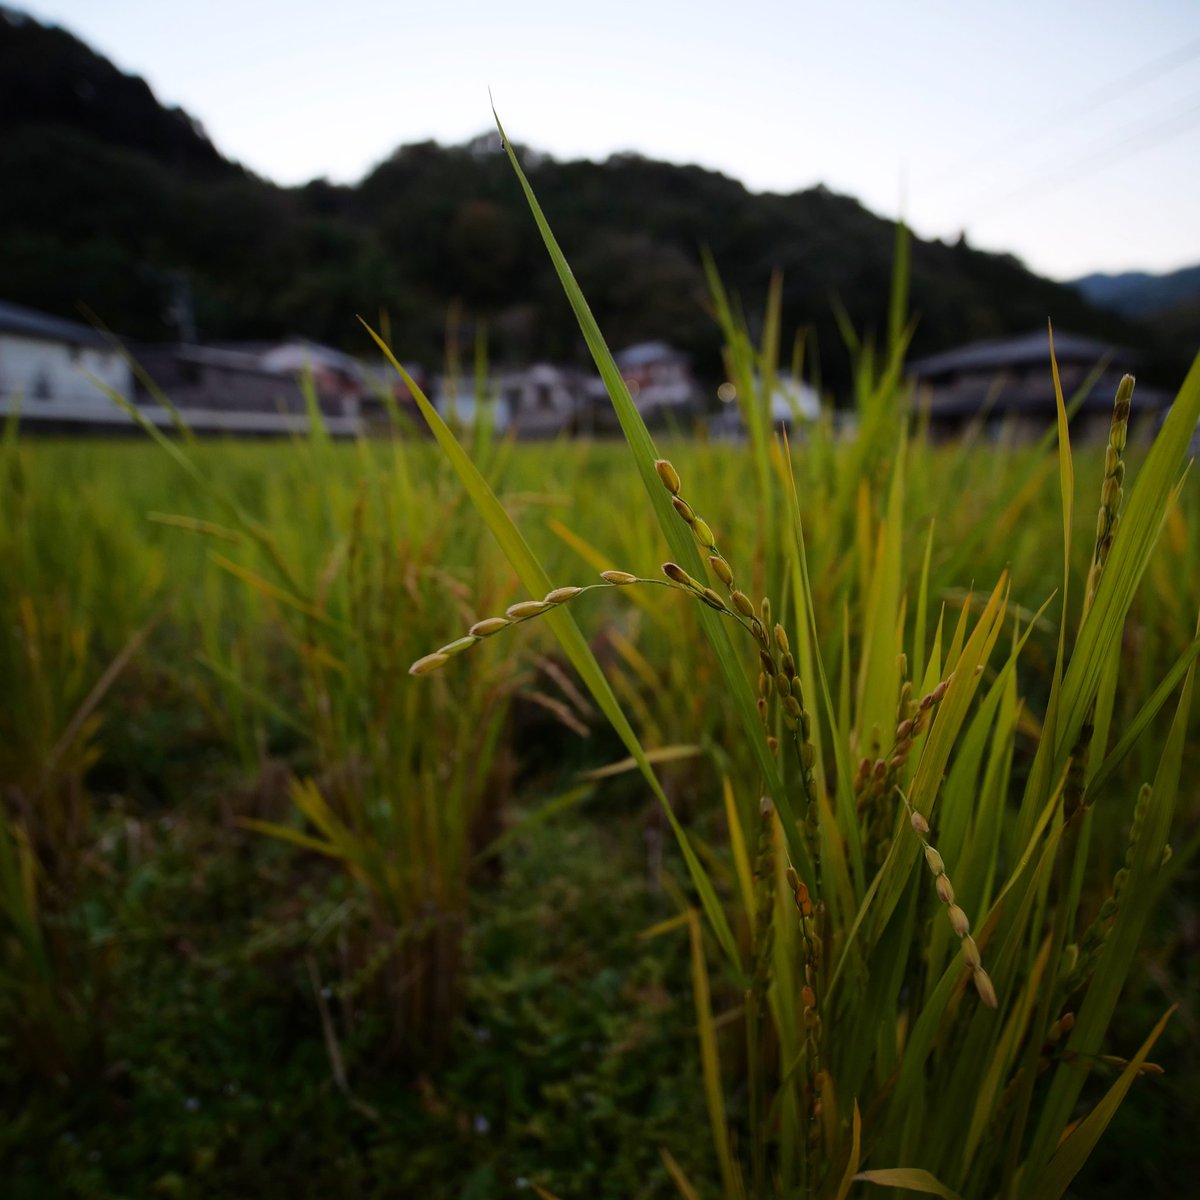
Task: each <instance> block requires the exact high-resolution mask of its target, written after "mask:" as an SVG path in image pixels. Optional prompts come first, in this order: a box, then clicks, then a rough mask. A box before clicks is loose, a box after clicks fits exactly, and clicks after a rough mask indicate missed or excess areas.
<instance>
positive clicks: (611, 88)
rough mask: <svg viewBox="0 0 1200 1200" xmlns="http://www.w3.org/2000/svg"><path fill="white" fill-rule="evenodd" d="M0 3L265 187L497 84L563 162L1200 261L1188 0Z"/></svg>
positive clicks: (426, 132)
mask: <svg viewBox="0 0 1200 1200" xmlns="http://www.w3.org/2000/svg"><path fill="white" fill-rule="evenodd" d="M4 2H5V3H9V4H11V5H13V6H15V7H20V8H23V9H24V10H25V11H27V12H29V13H31V14H32V15H33V16H35V17H37V18H38V19H39V20H42V21H46V22H50V23H53V24H58V25H62V26H63V27H65V28H67V29H69V30H70V31H71V32H72V33H74V34H76V36H78V37H80V38H82V39H83V40H84V41H86V42H87V43H88V44H89V45H91V46H92V47H93V48H94V49H96V50H98V51H99V52H100V53H102V54H104V55H105V56H106V57H108V58H110V59H111V60H112V61H113V62H114V63H115V64H116V65H117V66H118V67H120V68H121V69H122V70H125V71H128V72H131V73H134V74H138V75H141V76H143V77H144V78H145V79H146V80H147V82H148V83H149V84H150V85H151V87H152V88H153V89H154V91H155V94H156V95H157V96H158V98H159V100H160V101H162V102H163V103H165V104H168V105H179V106H181V107H183V108H184V109H186V110H187V111H188V112H189V113H191V115H192V116H194V117H196V118H198V119H199V120H200V122H201V123H202V124H203V125H204V127H205V129H206V131H207V132H208V134H209V136H210V137H211V138H212V139H213V141H214V142H215V144H216V146H217V148H218V149H219V150H220V151H221V152H222V153H224V154H225V155H227V156H228V157H230V158H234V159H237V160H238V161H240V162H242V163H243V164H245V165H246V166H247V167H249V168H250V169H251V170H253V171H255V172H256V173H257V174H260V175H262V176H264V177H266V178H268V179H272V180H274V181H275V182H277V183H281V184H297V183H302V182H306V181H308V180H310V179H313V178H316V177H321V176H324V177H327V178H329V179H332V180H335V181H337V182H346V183H350V182H354V181H356V180H358V179H359V178H361V177H362V175H363V174H365V173H366V172H367V171H369V170H370V169H371V167H372V166H373V165H374V164H376V163H378V162H379V161H381V160H382V159H384V158H386V157H387V156H388V155H389V154H390V153H391V152H392V150H394V149H395V148H396V147H397V146H399V145H402V144H404V143H407V142H416V141H425V140H429V139H435V140H437V141H440V142H442V143H445V144H452V143H455V142H461V141H465V140H467V139H468V138H471V137H473V136H475V135H476V134H478V133H481V132H483V131H485V130H487V129H489V128H490V127H491V109H490V106H489V89H490V91H491V96H492V98H493V99H494V101H495V104H496V108H497V111H498V112H499V114H500V116H501V119H502V120H503V122H504V125H505V128H506V129H507V131H508V133H509V135H510V137H512V138H513V140H514V141H517V142H520V143H524V144H526V145H529V146H532V147H535V148H536V149H538V150H541V151H545V152H548V153H550V154H552V155H554V156H555V157H557V158H563V159H571V158H593V159H601V158H605V157H607V156H608V155H609V154H612V153H617V152H621V151H637V152H639V153H641V154H644V155H646V156H648V157H652V158H661V159H665V160H667V161H671V162H680V163H683V162H687V163H698V164H699V165H701V166H704V167H709V168H712V169H714V170H719V171H722V172H724V173H725V174H727V175H730V176H732V177H734V178H736V179H739V180H741V181H742V182H743V183H744V184H745V185H746V186H747V187H749V188H750V189H751V190H753V191H776V192H792V191H798V190H801V189H803V188H807V187H811V186H813V185H814V184H817V183H823V184H825V185H826V186H827V187H830V188H832V189H833V190H835V191H838V192H844V193H847V194H849V195H852V196H855V197H857V198H858V199H859V200H861V201H862V202H863V203H864V204H865V205H867V207H868V208H870V209H872V210H873V211H875V212H877V213H880V214H881V215H883V216H886V217H893V218H894V217H896V216H903V217H904V218H905V219H906V220H907V221H908V223H909V224H910V225H911V226H912V228H913V229H914V230H915V231H916V232H917V233H918V234H919V235H920V236H922V237H941V238H946V239H951V240H953V239H957V238H958V237H959V235H960V234H963V233H965V234H966V237H967V239H968V241H969V242H970V243H971V244H972V245H974V246H978V247H981V248H984V249H989V250H998V251H1008V252H1011V253H1014V254H1016V255H1017V256H1018V257H1019V258H1021V259H1022V260H1023V261H1024V262H1025V263H1026V264H1027V265H1028V266H1030V267H1031V268H1032V269H1034V270H1036V271H1038V272H1040V273H1042V274H1045V275H1049V276H1051V277H1053V278H1057V279H1068V278H1073V277H1075V276H1078V275H1081V274H1085V273H1088V272H1091V271H1122V270H1150V271H1166V270H1171V269H1174V268H1177V267H1181V266H1185V265H1191V264H1193V263H1200V2H1198V0H1140V2H1139V3H1136V4H1135V3H1132V2H1131V0H1090V2H1081V0H1074V2H1067V0H1042V2H1040V3H1032V2H1028V0H1009V2H1002V0H994V2H993V3H989V4H975V3H970V2H969V0H967V2H964V0H955V2H952V3H951V2H941V0H908V2H907V3H905V2H904V0H859V2H857V3H854V2H847V3H839V2H838V0H825V2H824V3H810V2H809V0H792V2H791V3H776V2H775V0H721V2H719V3H710V2H709V0H690V2H687V3H685V2H682V0H662V2H658V3H656V2H655V0H637V2H634V0H604V2H603V3H600V4H597V3H592V4H588V3H586V2H584V0H553V2H544V0H489V2H488V3H481V2H479V0H457V2H456V3H448V4H443V5H435V4H433V3H430V2H429V0H425V2H424V3H412V2H411V0H390V2H389V0H339V2H338V3H331V2H330V0H240V2H239V0H204V2H203V3H196V2H194V0H44V2H43V0H36V2H34V0H28V2H25V0H4ZM549 215H550V217H551V220H553V213H551V214H549Z"/></svg>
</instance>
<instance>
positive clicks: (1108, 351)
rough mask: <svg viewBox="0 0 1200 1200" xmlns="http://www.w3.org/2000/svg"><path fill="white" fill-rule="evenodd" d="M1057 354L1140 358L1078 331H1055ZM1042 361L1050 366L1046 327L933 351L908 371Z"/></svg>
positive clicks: (1090, 362)
mask: <svg viewBox="0 0 1200 1200" xmlns="http://www.w3.org/2000/svg"><path fill="white" fill-rule="evenodd" d="M1054 353H1055V356H1056V357H1057V359H1058V361H1059V362H1060V363H1064V362H1075V363H1084V364H1085V365H1087V366H1089V367H1090V366H1094V365H1095V364H1096V363H1098V362H1099V361H1100V360H1101V359H1102V358H1105V357H1106V356H1107V357H1109V358H1111V359H1112V360H1113V362H1114V363H1116V364H1118V365H1121V366H1124V365H1128V364H1131V363H1132V362H1133V361H1134V360H1135V359H1136V357H1137V355H1136V354H1135V353H1134V352H1133V351H1132V350H1130V349H1128V348H1127V347H1125V346H1113V345H1109V344H1107V343H1105V342H1099V341H1096V340H1095V339H1093V338H1086V337H1081V336H1080V335H1079V334H1076V333H1055V335H1054ZM1039 363H1044V364H1045V365H1046V367H1047V369H1048V368H1049V365H1050V340H1049V338H1048V337H1047V336H1046V331H1045V330H1038V331H1036V332H1034V333H1022V334H1018V335H1017V336H1016V337H1007V338H992V339H990V340H988V341H984V342H972V343H971V344H970V345H967V346H959V347H958V348H957V349H955V350H946V351H943V352H942V353H941V354H931V355H930V356H929V357H927V358H919V359H917V360H916V361H915V362H912V363H909V365H908V371H909V374H910V375H916V376H918V377H922V378H928V377H931V376H935V375H945V374H949V373H951V372H955V371H1000V370H1004V369H1005V368H1012V367H1023V366H1034V365H1037V364H1039Z"/></svg>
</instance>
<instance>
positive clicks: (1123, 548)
mask: <svg viewBox="0 0 1200 1200" xmlns="http://www.w3.org/2000/svg"><path fill="white" fill-rule="evenodd" d="M535 212H536V210H535ZM538 215H539V216H540V214H538ZM545 232H546V235H547V238H548V245H549V247H550V251H551V253H552V254H554V253H556V247H555V246H554V244H553V241H552V238H551V237H550V235H549V232H548V230H546V231H545ZM901 247H902V242H901ZM562 272H563V281H564V286H565V288H566V291H567V296H568V299H569V300H570V301H571V302H572V303H573V304H575V305H576V309H577V312H578V314H579V318H580V323H581V328H582V329H583V332H584V334H585V337H587V338H588V340H589V345H591V346H592V348H593V351H594V353H595V354H596V358H597V363H598V366H599V368H600V370H601V373H602V374H603V375H604V376H605V379H606V382H607V383H608V384H609V385H610V392H611V394H612V397H613V402H614V404H615V405H616V407H617V411H618V415H619V416H620V417H621V419H622V422H623V425H624V427H625V431H626V435H627V436H626V442H625V443H623V444H615V443H614V444H598V443H597V444H593V443H568V442H563V443H555V444H552V445H543V446H525V445H516V444H513V443H510V442H504V441H496V440H495V439H492V438H490V437H488V436H487V435H486V433H479V434H471V433H469V432H468V433H466V434H463V435H462V436H461V441H460V440H459V439H458V438H456V437H455V433H454V431H453V430H450V429H448V428H446V427H445V426H444V425H442V424H441V422H440V420H439V419H438V418H437V417H436V414H433V413H432V410H430V412H429V420H430V423H431V427H432V428H433V430H434V433H435V435H436V439H435V440H416V439H412V438H397V439H395V440H392V441H387V442H374V443H368V442H364V443H361V444H357V445H346V444H334V443H332V442H330V441H329V440H328V439H326V438H325V437H324V436H322V435H321V433H320V432H319V431H317V432H316V433H314V434H313V436H311V437H309V438H306V439H304V440H299V441H295V442H290V443H272V444H265V443H264V444H253V445H248V444H236V443H214V442H205V443H196V442H194V441H192V440H191V439H190V438H189V437H188V436H187V435H186V433H180V434H179V435H178V436H175V437H172V438H170V439H166V438H161V437H159V438H157V439H156V438H155V437H153V436H152V435H151V434H150V433H147V434H146V436H145V437H144V438H143V439H140V440H137V439H134V440H126V441H122V442H117V443H111V442H103V441H94V440H93V441H86V442H55V441H49V440H31V439H27V438H25V437H23V436H22V435H21V432H20V430H19V428H17V427H15V426H13V427H10V428H9V429H8V430H7V432H6V436H5V440H4V443H3V451H2V454H3V457H2V459H0V489H2V493H3V497H4V500H3V513H4V519H3V522H2V523H0V615H2V620H0V781H2V783H3V788H4V794H3V799H4V808H3V822H0V946H2V947H3V958H2V959H0V1037H2V1038H3V1055H2V1056H0V1102H2V1104H3V1111H4V1114H5V1121H4V1123H3V1127H2V1128H0V1171H2V1172H3V1177H4V1178H5V1180H6V1187H5V1194H6V1195H8V1196H12V1197H22V1198H23V1197H35V1196H47V1195H62V1196H78V1197H100V1196H104V1197H117V1196H120V1197H125V1196H130V1197H133V1196H154V1195H163V1196H179V1197H202V1196H203V1197H209V1196H212V1197H217V1196H238V1195H302V1196H362V1197H392V1196H395V1197H407V1196H422V1197H424V1196H428V1197H462V1198H472V1200H484V1198H491V1197H507V1196H514V1195H539V1196H557V1197H563V1198H564V1200H565V1198H567V1197H574V1196H588V1197H668V1196H682V1197H691V1196H698V1197H722V1198H725V1200H735V1198H741V1197H767V1196H787V1197H822V1198H824V1197H830V1198H838V1200H841V1198H843V1197H847V1196H855V1197H857V1196H863V1197H866V1196H873V1195H880V1196H886V1195H895V1196H900V1195H905V1194H911V1193H914V1192H915V1193H924V1194H933V1195H940V1196H961V1197H968V1198H969V1197H1013V1198H1015V1197H1021V1198H1026V1197H1036V1198H1041V1197H1056V1196H1063V1195H1071V1196H1079V1197H1085V1196H1086V1197H1118V1196H1127V1195H1130V1194H1132V1193H1134V1192H1135V1191H1136V1192H1137V1193H1140V1194H1144V1195H1162V1196H1171V1195H1182V1194H1186V1192H1187V1191H1188V1181H1189V1180H1190V1179H1191V1178H1193V1177H1194V1175H1195V1172H1196V1170H1197V1168H1198V1167H1200V1151H1198V1150H1197V1147H1196V1144H1195V1138H1194V1134H1189V1133H1188V1132H1187V1131H1188V1130H1194V1128H1195V1127H1196V1124H1197V1122H1198V1121H1200V1056H1198V1052H1197V1048H1196V1022H1197V1018H1198V1016H1200V1013H1198V1000H1200V994H1198V987H1197V981H1198V975H1197V967H1196V961H1197V960H1196V945H1197V900H1196V886H1197V858H1196V850H1197V847H1198V845H1200V840H1198V837H1200V835H1198V830H1200V785H1198V784H1197V780H1198V779H1200V752H1198V751H1200V741H1198V738H1197V734H1198V717H1197V714H1196V708H1195V706H1194V704H1193V702H1192V700H1193V697H1192V693H1193V665H1194V662H1195V658H1196V655H1197V652H1198V650H1200V641H1198V640H1197V617H1198V613H1200V534H1198V530H1200V495H1198V492H1197V486H1196V481H1195V480H1194V479H1190V478H1188V477H1187V475H1186V470H1185V468H1186V456H1187V448H1188V444H1189V441H1190V439H1191V437H1192V435H1193V431H1194V429H1195V426H1196V421H1197V417H1200V369H1197V368H1194V369H1193V371H1192V373H1191V375H1190V376H1189V377H1188V379H1187V380H1186V381H1181V384H1182V386H1181V389H1180V392H1179V398H1178V400H1177V401H1176V405H1175V407H1174V409H1173V411H1172V415H1171V416H1170V417H1168V419H1167V421H1166V423H1165V424H1164V425H1163V427H1162V429H1161V430H1160V431H1158V432H1157V436H1156V437H1152V435H1153V434H1154V432H1155V431H1152V430H1143V429H1139V428H1137V427H1136V424H1135V425H1130V424H1129V423H1128V413H1129V404H1128V401H1129V395H1128V390H1127V385H1125V386H1123V389H1122V391H1121V392H1120V393H1118V395H1117V396H1116V397H1114V421H1113V427H1112V432H1111V434H1110V438H1109V443H1108V445H1107V446H1076V447H1074V448H1072V447H1071V445H1070V441H1069V438H1068V436H1067V429H1068V411H1069V409H1070V405H1071V399H1072V398H1071V397H1070V396H1060V398H1059V403H1058V413H1057V420H1056V418H1055V414H1054V413H1049V414H1048V415H1047V431H1046V437H1045V438H1044V439H1043V441H1042V442H1041V443H1040V444H1038V445H1034V446H1030V445H1015V444H1014V445H1008V444H1005V443H1004V442H1003V441H1001V442H1000V443H995V442H991V441H989V442H986V443H984V442H982V441H980V440H975V439H972V438H970V437H968V438H967V439H965V440H964V441H963V442H962V443H960V444H956V445H952V446H940V447H939V446H934V445H931V444H930V443H929V442H928V440H927V438H926V437H925V435H924V432H923V426H922V421H921V419H920V416H919V406H916V405H915V404H914V403H913V397H912V396H911V395H909V393H908V391H907V388H906V386H905V384H904V382H903V371H902V361H903V352H904V346H905V344H906V336H905V330H906V328H907V325H906V321H905V317H904V313H903V262H902V252H901V255H900V256H899V258H898V269H897V281H898V284H897V295H896V297H895V302H894V305H893V322H892V326H891V328H890V329H889V330H888V331H887V336H886V337H885V338H883V339H882V340H881V341H880V343H879V345H878V348H877V349H876V350H874V351H872V349H871V348H870V345H869V343H865V342H864V343H863V344H862V345H860V346H858V347H857V351H856V361H857V364H858V365H857V371H856V386H855V394H854V397H853V406H854V413H855V416H856V421H855V424H854V432H853V433H850V434H842V435H838V436H835V435H834V433H833V432H832V424H831V422H829V421H825V422H821V423H819V424H817V425H816V426H813V427H812V428H810V429H808V430H806V431H804V433H803V434H801V435H798V436H795V437H794V440H793V442H792V444H790V445H789V444H788V443H787V442H786V441H785V440H783V439H782V438H779V437H776V436H775V434H774V433H773V431H772V430H771V429H770V428H769V425H768V418H767V416H766V412H767V404H766V396H767V395H768V394H769V387H770V380H771V376H772V372H773V371H775V370H776V369H778V368H777V365H776V364H777V360H778V349H777V348H778V344H779V340H780V338H779V335H780V331H779V329H778V326H777V322H774V321H773V320H772V316H771V308H770V303H768V310H767V317H766V319H765V321H764V328H765V329H766V331H767V332H766V337H765V338H764V339H762V340H760V341H758V342H752V341H751V339H750V338H749V336H748V334H747V333H746V329H745V326H744V324H743V323H742V322H741V321H740V319H739V318H738V317H737V315H736V310H735V309H734V308H733V306H732V305H730V304H728V303H727V302H725V301H724V298H723V297H722V295H721V294H720V291H719V285H718V286H716V287H715V288H714V297H715V309H716V312H717V315H718V318H719V328H717V327H715V331H714V336H719V337H723V339H724V343H725V346H726V351H727V363H728V365H729V367H730V373H731V377H732V378H733V379H735V380H736V381H738V383H739V393H740V395H741V396H742V398H743V402H744V404H745V415H746V419H747V423H748V426H749V431H750V437H749V441H748V443H747V444H746V445H744V446H717V445H708V444H705V443H704V441H703V440H702V439H687V440H684V439H677V440H667V439H663V440H660V441H659V443H658V444H653V443H652V442H651V440H650V437H649V435H648V433H647V432H646V430H645V428H644V427H643V426H642V425H641V423H640V419H639V418H638V416H637V412H636V409H634V407H633V405H632V403H631V401H630V400H629V397H628V395H627V394H626V393H624V392H623V389H622V386H621V384H620V381H619V378H618V377H616V375H615V370H614V369H613V368H612V365H611V359H609V358H608V357H607V351H606V350H605V348H604V345H603V341H602V339H601V338H600V335H599V331H597V330H595V328H594V326H593V325H591V324H590V315H589V314H588V313H587V311H586V306H584V305H583V303H582V298H581V297H580V296H578V293H577V290H575V289H574V285H573V281H572V280H571V278H570V276H569V272H566V268H565V264H562ZM398 349H399V347H398ZM1051 371H1052V364H1051V357H1050V353H1049V348H1048V353H1047V373H1048V377H1049V376H1050V374H1051ZM756 380H757V381H758V384H756V382H755V381H756ZM756 388H758V389H759V390H756ZM664 568H665V569H664Z"/></svg>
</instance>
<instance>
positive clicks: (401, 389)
mask: <svg viewBox="0 0 1200 1200" xmlns="http://www.w3.org/2000/svg"><path fill="white" fill-rule="evenodd" d="M357 362H358V368H359V370H360V371H361V372H362V380H363V392H362V395H361V396H360V398H359V401H358V410H359V416H360V418H361V421H362V431H363V433H367V434H378V435H388V434H401V435H403V436H406V437H411V436H413V435H414V434H417V435H424V434H426V433H427V432H428V429H427V427H426V425H425V418H424V417H422V416H421V410H420V409H419V408H418V407H417V402H416V399H415V398H414V396H413V394H412V392H411V391H410V390H409V387H408V384H407V383H405V382H404V377H403V376H402V375H401V374H400V373H399V372H398V371H397V370H396V368H395V367H393V366H392V364H391V363H390V362H382V363H381V362H378V361H376V362H364V361H363V360H362V359H358V360H357ZM403 366H404V369H405V370H406V371H407V372H408V374H409V377H410V378H411V379H412V381H413V383H415V384H416V385H417V387H419V388H420V389H421V391H422V392H423V393H424V394H425V395H426V396H428V395H429V392H430V382H429V376H428V375H427V374H426V372H425V369H424V368H423V367H421V366H420V365H419V364H417V363H413V362H409V363H404V364H403Z"/></svg>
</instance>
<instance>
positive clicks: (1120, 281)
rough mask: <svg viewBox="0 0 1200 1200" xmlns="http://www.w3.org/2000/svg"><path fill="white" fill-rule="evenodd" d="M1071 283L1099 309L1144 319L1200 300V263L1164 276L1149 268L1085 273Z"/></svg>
mask: <svg viewBox="0 0 1200 1200" xmlns="http://www.w3.org/2000/svg"><path fill="white" fill-rule="evenodd" d="M1071 286H1072V287H1074V288H1075V289H1076V290H1077V291H1078V292H1079V293H1080V294H1081V295H1082V296H1083V297H1084V299H1086V300H1088V301H1090V302H1091V303H1092V304H1094V305H1096V307H1097V308H1106V309H1109V310H1111V311H1112V312H1115V313H1120V314H1121V315H1122V316H1125V317H1132V318H1134V319H1139V320H1140V319H1143V318H1146V317H1155V316H1158V315H1159V314H1161V313H1165V312H1168V311H1170V310H1172V309H1176V308H1181V307H1183V306H1185V305H1188V304H1191V305H1193V306H1194V305H1195V304H1196V303H1197V302H1200V264H1197V265H1196V266H1194V267H1183V268H1181V269H1180V270H1178V271H1170V272H1168V273H1166V274H1164V275H1152V274H1150V273H1148V272H1146V271H1125V272H1123V273H1122V274H1119V275H1102V274H1096V275H1085V276H1083V278H1081V279H1076V280H1073V281H1072V284H1071Z"/></svg>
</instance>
